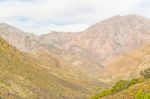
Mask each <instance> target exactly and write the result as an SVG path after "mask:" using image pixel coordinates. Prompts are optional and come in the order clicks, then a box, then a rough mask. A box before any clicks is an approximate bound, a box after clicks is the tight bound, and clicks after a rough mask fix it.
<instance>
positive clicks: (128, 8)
mask: <svg viewBox="0 0 150 99" xmlns="http://www.w3.org/2000/svg"><path fill="white" fill-rule="evenodd" d="M141 2H143V0H0V21H1V22H7V23H10V24H13V25H15V26H17V27H19V28H21V29H23V30H24V31H29V32H35V33H39V34H41V33H46V32H48V31H51V30H58V31H81V30H84V29H85V28H87V27H88V26H89V25H91V24H93V23H96V22H99V21H100V20H102V19H105V18H108V17H111V16H114V15H116V14H119V15H125V14H132V13H134V12H136V13H139V12H138V11H136V9H137V7H138V6H139V4H140V3H141Z"/></svg>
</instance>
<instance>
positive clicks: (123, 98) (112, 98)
mask: <svg viewBox="0 0 150 99" xmlns="http://www.w3.org/2000/svg"><path fill="white" fill-rule="evenodd" d="M139 92H142V93H147V94H148V93H149V94H150V81H145V82H142V83H139V84H135V85H133V86H131V87H129V88H128V89H125V90H123V91H121V92H118V93H116V94H112V95H109V96H106V97H103V98H100V99H137V98H136V95H137V94H138V93H139ZM149 98H150V97H149ZM149 98H139V99H149Z"/></svg>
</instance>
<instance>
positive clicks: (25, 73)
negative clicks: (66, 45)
mask: <svg viewBox="0 0 150 99" xmlns="http://www.w3.org/2000/svg"><path fill="white" fill-rule="evenodd" d="M49 57H50V56H49ZM51 59H53V58H52V57H51ZM51 61H52V64H51V66H56V65H57V66H60V64H57V62H56V60H55V59H53V60H51ZM54 63H56V64H55V65H54ZM49 65H50V63H49ZM54 72H55V71H54ZM0 74H1V75H0V97H1V98H2V99H3V98H7V99H24V98H25V99H26V98H27V99H37V98H40V99H49V98H50V97H51V98H52V99H66V98H69V99H71V98H73V99H74V98H81V97H82V98H85V97H86V96H88V95H89V94H90V90H88V89H87V88H89V87H87V88H84V87H83V86H81V85H80V84H78V83H75V82H73V81H71V80H69V79H66V78H63V77H61V78H59V77H60V76H59V77H56V76H55V75H53V74H52V72H50V71H49V69H45V68H43V65H42V63H40V62H39V61H38V60H36V59H34V58H32V57H30V55H29V54H27V53H22V52H20V51H18V50H17V49H16V48H15V47H13V46H11V45H9V44H8V43H7V42H5V41H4V40H3V39H1V38H0ZM72 77H74V76H72Z"/></svg>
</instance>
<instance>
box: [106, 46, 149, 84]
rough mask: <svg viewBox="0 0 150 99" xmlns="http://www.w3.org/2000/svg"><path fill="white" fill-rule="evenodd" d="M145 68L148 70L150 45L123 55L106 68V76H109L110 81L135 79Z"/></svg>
mask: <svg viewBox="0 0 150 99" xmlns="http://www.w3.org/2000/svg"><path fill="white" fill-rule="evenodd" d="M146 68H150V44H145V45H143V46H142V47H140V48H138V49H136V50H133V51H131V52H129V53H127V54H124V55H123V56H122V57H121V58H119V59H117V60H114V62H113V63H112V64H111V65H109V66H107V70H108V75H111V76H109V77H110V79H111V80H112V81H116V80H119V79H132V78H135V77H137V76H138V74H139V72H140V71H142V70H144V69H146Z"/></svg>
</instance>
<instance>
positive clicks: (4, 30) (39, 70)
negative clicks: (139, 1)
mask: <svg viewBox="0 0 150 99" xmlns="http://www.w3.org/2000/svg"><path fill="white" fill-rule="evenodd" d="M0 37H1V39H0V41H1V42H0V45H1V47H0V53H1V57H0V65H1V70H0V71H1V77H0V87H1V88H2V89H0V90H1V91H2V93H1V94H2V95H1V96H2V97H4V98H7V97H10V99H12V98H13V99H17V98H18V99H24V98H25V99H26V98H27V99H30V98H32V99H34V98H35V99H37V98H39V99H49V97H51V98H52V99H84V98H87V97H89V96H90V95H91V94H92V93H93V92H95V91H96V90H97V89H99V88H100V89H102V88H108V87H110V86H112V85H113V84H114V83H115V82H116V81H118V80H120V79H132V78H134V77H137V76H138V75H139V72H140V71H141V70H144V69H146V68H150V65H149V64H148V65H147V61H149V60H150V57H149V54H148V53H149V43H150V19H149V18H145V17H142V16H138V15H126V16H114V17H111V18H109V19H106V20H103V21H101V22H99V23H96V24H94V25H92V26H91V27H89V28H87V29H86V30H85V31H82V32H76V33H71V32H56V31H52V32H50V33H48V34H42V35H40V36H39V35H35V34H31V33H26V32H23V31H22V30H20V29H18V28H16V27H14V26H12V25H9V24H6V23H1V24H0ZM143 64H145V65H143ZM5 78H7V79H5Z"/></svg>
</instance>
